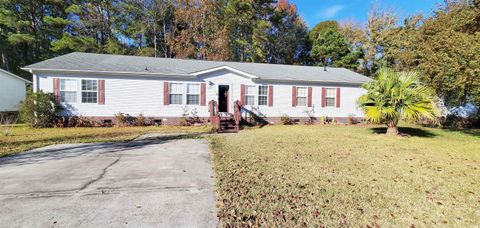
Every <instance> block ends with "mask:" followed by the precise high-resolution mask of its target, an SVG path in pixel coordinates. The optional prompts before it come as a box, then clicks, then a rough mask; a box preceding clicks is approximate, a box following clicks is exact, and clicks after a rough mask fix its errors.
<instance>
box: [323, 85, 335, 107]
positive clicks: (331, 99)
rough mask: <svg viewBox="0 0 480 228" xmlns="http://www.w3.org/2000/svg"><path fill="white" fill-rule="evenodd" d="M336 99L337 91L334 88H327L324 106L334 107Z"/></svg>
mask: <svg viewBox="0 0 480 228" xmlns="http://www.w3.org/2000/svg"><path fill="white" fill-rule="evenodd" d="M336 99H337V89H336V88H327V89H326V94H325V106H326V107H335V105H336Z"/></svg>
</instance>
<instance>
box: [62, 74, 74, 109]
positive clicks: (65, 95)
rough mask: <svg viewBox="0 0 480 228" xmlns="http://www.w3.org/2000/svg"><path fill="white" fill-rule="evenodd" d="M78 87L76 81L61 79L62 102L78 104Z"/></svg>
mask: <svg viewBox="0 0 480 228" xmlns="http://www.w3.org/2000/svg"><path fill="white" fill-rule="evenodd" d="M77 93H78V85H77V80H75V79H60V101H61V102H66V103H77V97H78V95H77Z"/></svg>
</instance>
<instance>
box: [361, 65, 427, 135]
mask: <svg viewBox="0 0 480 228" xmlns="http://www.w3.org/2000/svg"><path fill="white" fill-rule="evenodd" d="M363 88H364V89H365V90H367V93H366V94H364V95H362V96H361V97H360V98H359V99H358V101H357V103H358V105H359V107H360V108H361V109H363V111H364V113H365V115H366V118H367V120H370V121H371V122H373V123H384V124H386V125H387V127H388V129H387V134H395V135H396V134H398V127H397V125H398V121H399V120H400V119H404V120H418V119H420V118H426V119H431V120H434V119H435V116H436V115H435V105H434V99H433V98H434V97H433V92H432V90H431V89H429V88H428V87H426V86H425V85H423V84H421V83H420V82H419V80H418V76H417V73H416V72H401V73H397V72H395V71H393V70H392V69H388V68H383V69H380V70H379V73H378V77H377V79H376V80H372V81H370V82H368V83H366V84H364V85H363Z"/></svg>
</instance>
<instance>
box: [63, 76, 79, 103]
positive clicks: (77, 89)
mask: <svg viewBox="0 0 480 228" xmlns="http://www.w3.org/2000/svg"><path fill="white" fill-rule="evenodd" d="M62 80H70V81H75V87H76V88H75V91H73V90H62ZM58 84H59V85H58V92H59V94H60V103H62V104H76V103H79V102H78V101H79V99H78V97H79V92H78V91H79V89H81V88H79V86H78V79H75V78H58ZM62 92H75V102H68V101H62V98H63V97H62ZM80 98H81V97H80Z"/></svg>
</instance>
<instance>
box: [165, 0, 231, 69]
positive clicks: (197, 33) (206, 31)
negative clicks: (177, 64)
mask: <svg viewBox="0 0 480 228" xmlns="http://www.w3.org/2000/svg"><path fill="white" fill-rule="evenodd" d="M177 4H178V6H177V9H176V11H175V31H174V33H173V34H171V36H170V40H169V43H170V44H171V48H172V51H173V52H174V53H175V55H176V56H177V57H179V58H194V59H208V60H228V57H229V56H228V54H229V48H228V42H227V28H226V26H225V24H224V19H223V7H224V6H223V2H222V1H218V0H201V1H197V0H183V1H179V2H178V3H177Z"/></svg>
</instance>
